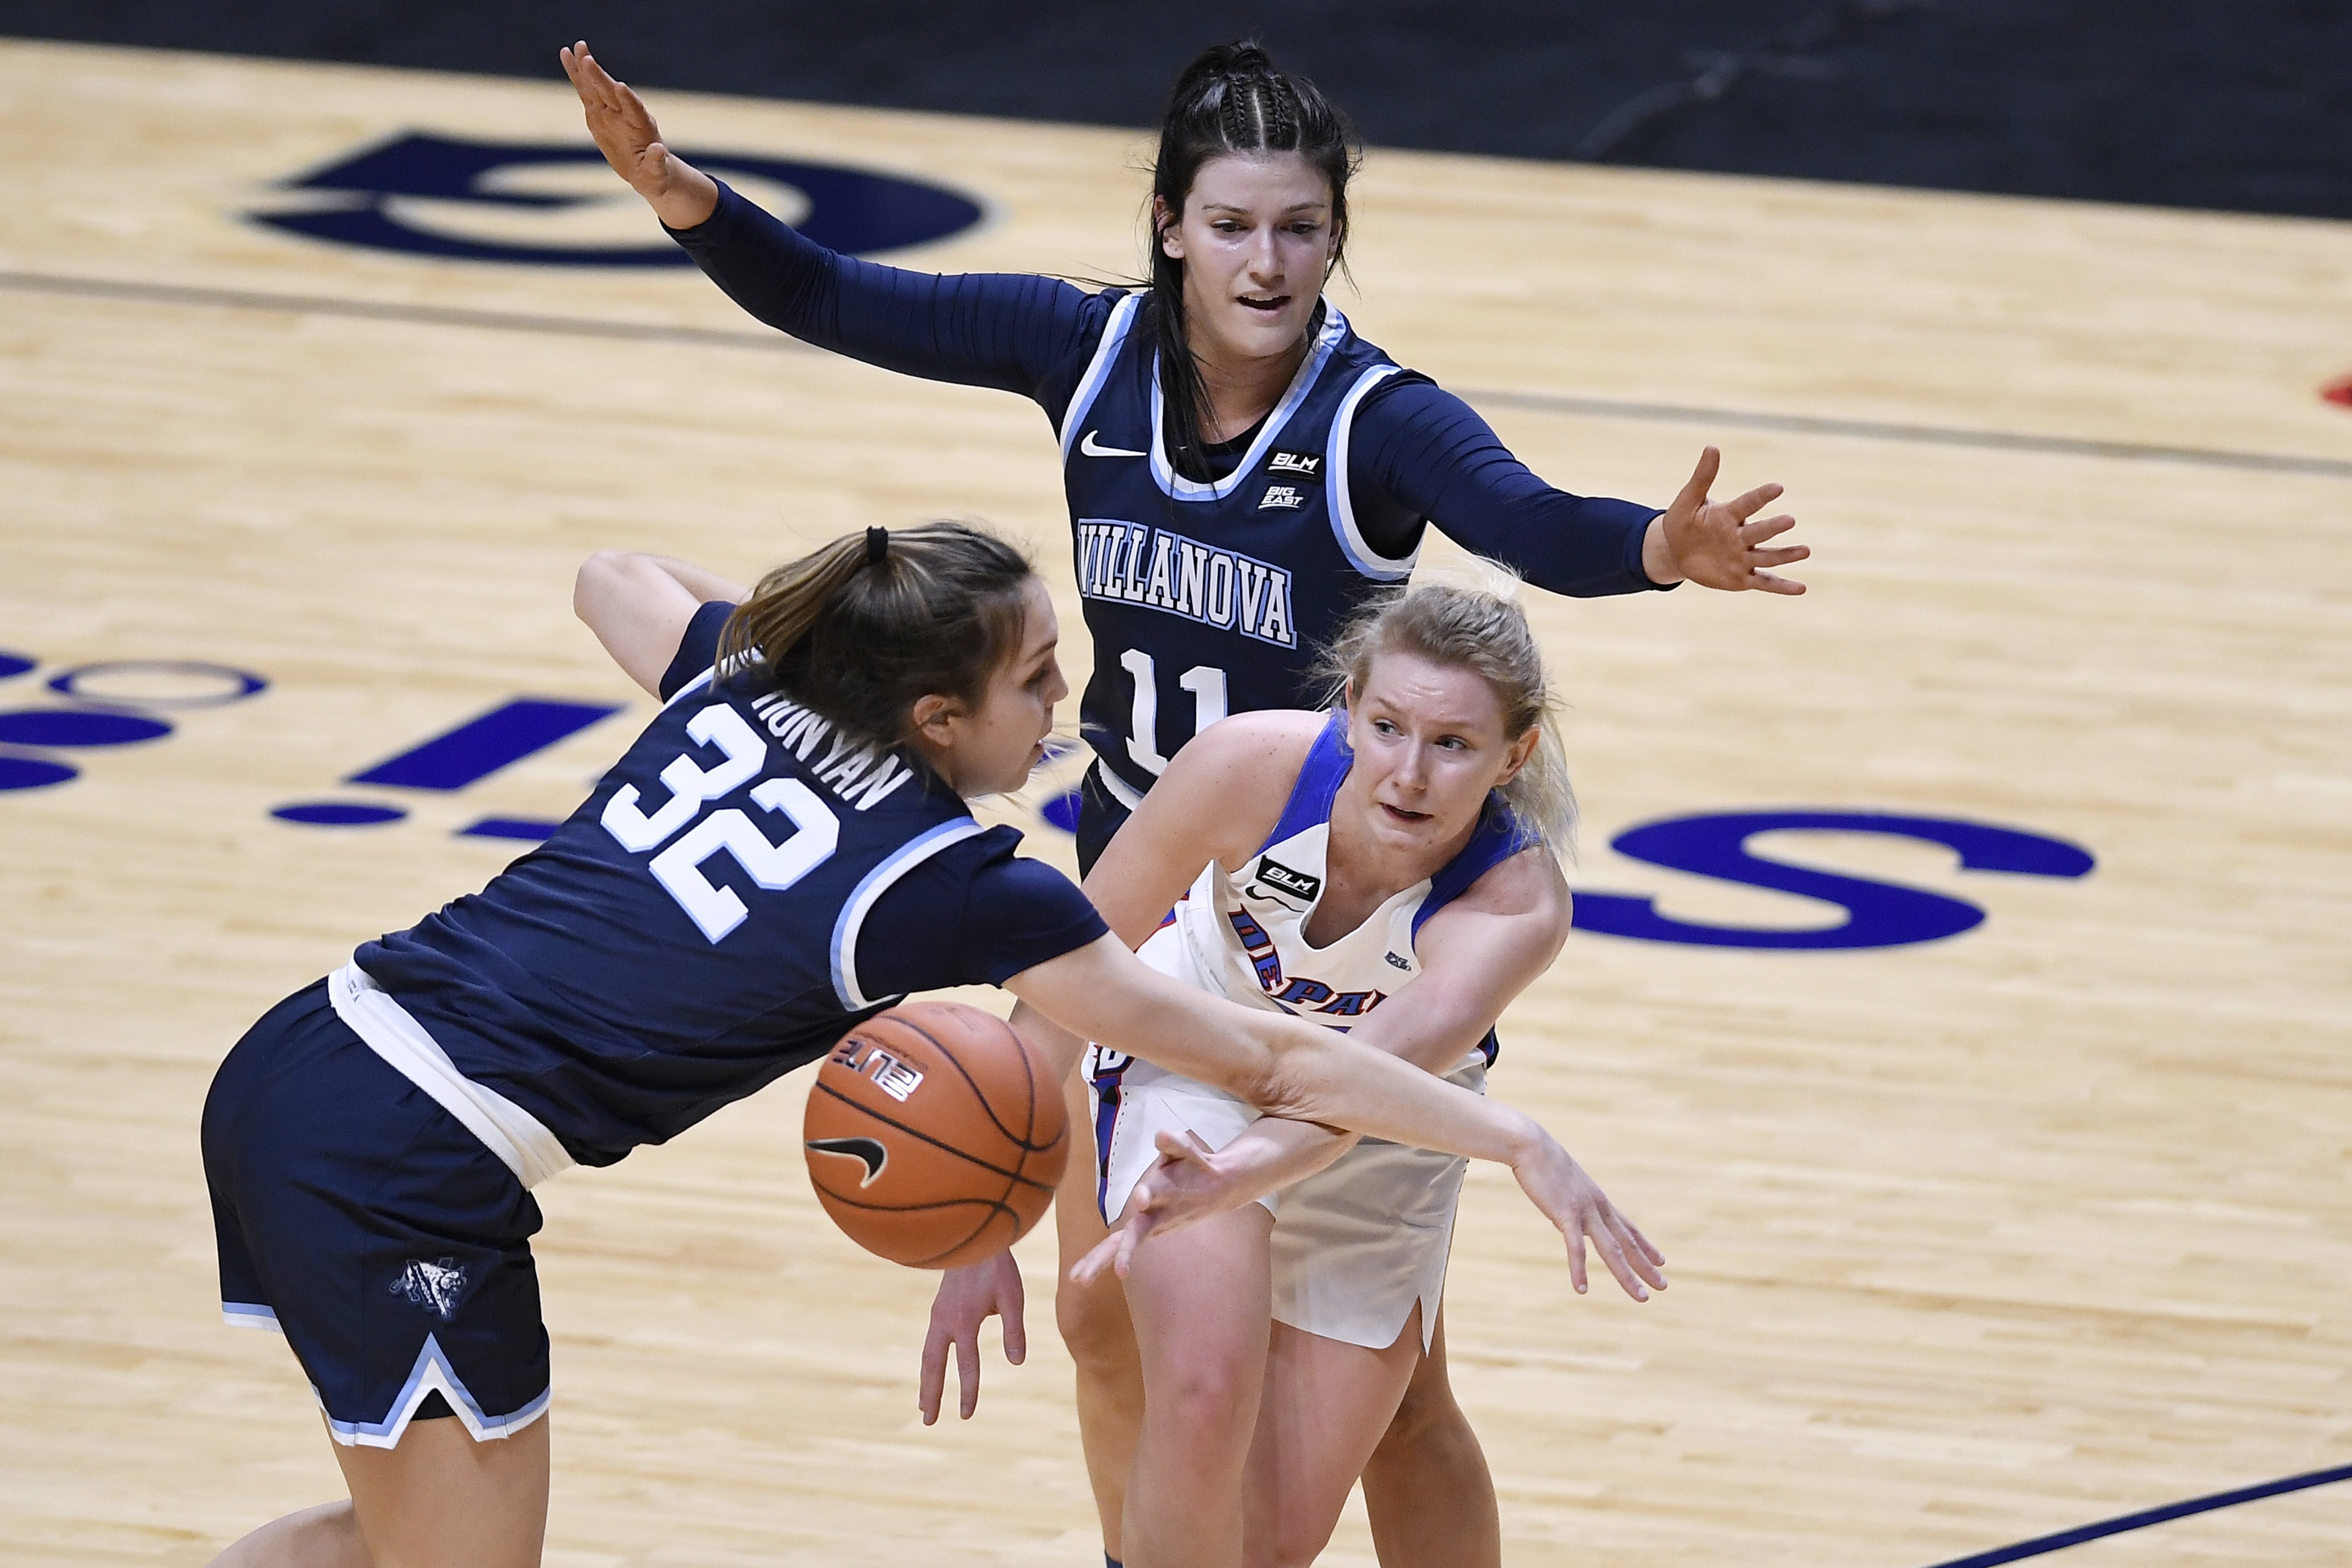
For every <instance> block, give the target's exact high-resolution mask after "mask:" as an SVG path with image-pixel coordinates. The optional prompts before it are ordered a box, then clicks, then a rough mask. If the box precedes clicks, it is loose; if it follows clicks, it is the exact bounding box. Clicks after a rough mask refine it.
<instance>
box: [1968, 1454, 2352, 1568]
mask: <svg viewBox="0 0 2352 1568" xmlns="http://www.w3.org/2000/svg"><path fill="white" fill-rule="evenodd" d="M2347 1480H2352V1465H2339V1466H2337V1467H2336V1468H2334V1469H2330V1470H2306V1471H2305V1472H2304V1473H2303V1474H2302V1475H2299V1476H2287V1477H2284V1479H2279V1480H2275V1481H2263V1483H2261V1484H2260V1485H2258V1486H2251V1487H2239V1488H2237V1489H2235V1490H2232V1491H2226V1492H2212V1493H2209V1494H2208V1495H2206V1496H2204V1497H2200V1498H2190V1499H2189V1500H2186V1501H2184V1502H2169V1503H2166V1504H2164V1505H2163V1506H2162V1507H2160V1508H2148V1509H2142V1510H2139V1511H2138V1512H2137V1513H2126V1514H2118V1515H2116V1517H2115V1518H2113V1519H2104V1520H2101V1521H2098V1522H2097V1523H2096V1524H2082V1525H2077V1526H2075V1527H2074V1529H2072V1530H2062V1531H2056V1532H2055V1533H2053V1534H2050V1535H2037V1536H2035V1537H2034V1538H2033V1539H2032V1540H2031V1541H2021V1542H2017V1543H2016V1544H2014V1545H2011V1546H2001V1547H1996V1548H1995V1549H1994V1550H1992V1551H1990V1552H1978V1553H1976V1554H1975V1555H1974V1556H1971V1557H1955V1558H1953V1559H1951V1560H1950V1561H1949V1562H1946V1563H1937V1564H1935V1568H2000V1565H2001V1564H2002V1563H2021V1562H2023V1561H2024V1560H2025V1559H2026V1558H2028V1557H2039V1556H2042V1554H2043V1553H2045V1552H2058V1551H2062V1550H2063V1549H2064V1548H2066V1547H2069V1546H2080V1545H2082V1544H2083V1543H2084V1542H2087V1541H2100V1540H2104V1539H2105V1538H2106V1537H2107V1536H2110V1535H2122V1534H2124V1533H2126V1532H2127V1531H2134V1530H2146V1529H2147V1527H2148V1526H2149V1525H2152V1524H2168V1523H2170V1522H2171V1521H2174V1520H2176V1519H2187V1518H2189V1517H2190V1516H2191V1515H2193V1514H2200V1513H2211V1512H2213V1511H2214V1510H2216V1509H2224V1508H2235V1507H2237V1506H2238V1505H2239V1504H2240V1503H2246V1502H2260V1501H2261V1500H2263V1499H2264V1498H2273V1497H2280V1496H2283V1495H2284V1494H2285V1493H2288V1492H2299V1491H2307V1490H2309V1489H2311V1488H2313V1487H2324V1486H2329V1485H2332V1484H2334V1483H2335V1482H2337V1481H2347Z"/></svg>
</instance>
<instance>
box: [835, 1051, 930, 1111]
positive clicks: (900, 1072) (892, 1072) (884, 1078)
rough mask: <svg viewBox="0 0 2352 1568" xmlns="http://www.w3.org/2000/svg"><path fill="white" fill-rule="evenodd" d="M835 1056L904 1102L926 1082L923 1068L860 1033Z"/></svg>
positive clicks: (875, 1085) (855, 1071)
mask: <svg viewBox="0 0 2352 1568" xmlns="http://www.w3.org/2000/svg"><path fill="white" fill-rule="evenodd" d="M833 1059H834V1060H835V1061H837V1062H839V1063H840V1064H841V1065H842V1066H843V1067H845V1068H848V1069H849V1070H850V1071H852V1072H854V1073H860V1074H863V1075H864V1076H865V1077H866V1078H869V1079H873V1080H874V1087H875V1088H877V1089H880V1090H881V1091H882V1092H883V1093H885V1094H887V1095H888V1096H889V1097H890V1098H891V1099H893V1100H898V1102H899V1103H901V1104H904V1103H905V1102H906V1099H907V1097H908V1095H910V1094H912V1093H914V1092H915V1090H917V1089H920V1088H921V1087H922V1085H923V1073H922V1069H921V1068H910V1067H908V1065H907V1064H906V1063H905V1062H902V1061H900V1060H899V1059H898V1058H897V1057H895V1056H893V1055H891V1054H890V1053H889V1052H888V1051H886V1050H884V1049H883V1048H882V1047H879V1046H877V1045H875V1044H873V1043H871V1042H870V1041H866V1040H861V1039H859V1038H858V1037H856V1035H852V1036H850V1037H848V1038H846V1039H845V1040H843V1041H842V1042H841V1044H839V1045H837V1046H835V1047H834V1048H833Z"/></svg>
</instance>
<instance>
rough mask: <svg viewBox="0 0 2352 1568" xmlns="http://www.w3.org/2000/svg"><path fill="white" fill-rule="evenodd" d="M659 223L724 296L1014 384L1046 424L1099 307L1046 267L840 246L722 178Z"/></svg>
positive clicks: (880, 359)
mask: <svg viewBox="0 0 2352 1568" xmlns="http://www.w3.org/2000/svg"><path fill="white" fill-rule="evenodd" d="M668 232H669V235H670V237H671V238H673V239H675V240H677V243H678V244H679V245H681V246H683V247H685V249H686V253H687V254H688V256H691V257H693V258H694V260H695V263H696V264H697V265H698V266H699V267H700V268H702V270H703V271H705V272H707V273H709V275H710V279H711V281H712V282H714V283H716V284H718V285H719V288H720V289H724V290H725V291H726V294H727V297H728V298H729V299H730V300H734V301H735V302H736V303H737V304H739V305H740V306H742V307H743V309H744V310H748V311H750V312H751V314H752V315H754V316H756V317H758V318H759V319H760V320H761V321H765V322H766V323H767V324H768V325H770V326H772V327H774V328H776V329H777V330H778V331H784V332H789V333H791V334H792V335H793V337H796V338H798V339H800V340H801V341H802V342H807V343H814V344H815V345H816V346H817V347H819V348H823V349H830V350H832V351H833V352H834V353H840V354H846V355H848V356H849V357H850V358H852V359H856V360H863V361H864V362H865V363H867V364H872V365H879V366H881V367H882V368H883V369H885V370H895V371H900V372H903V373H904V374H908V375H919V376H922V377H924V378H925V379H927V380H930V381H952V382H959V383H961V384H965V385H968V386H992V387H995V388H997V389H999V390H1000V391H1003V392H1017V393H1020V394H1021V395H1023V396H1024V397H1032V398H1035V399H1036V400H1037V401H1038V402H1040V403H1043V404H1045V405H1046V407H1045V412H1046V413H1047V414H1048V415H1050V416H1052V417H1053V419H1054V422H1055V424H1056V425H1059V424H1060V423H1061V417H1062V410H1063V409H1064V408H1065V407H1066V406H1067V405H1068V403H1069V398H1070V394H1071V392H1072V391H1073V390H1074V389H1075V388H1076V381H1077V376H1078V375H1079V374H1083V372H1084V370H1085V356H1086V354H1087V353H1088V352H1090V351H1091V349H1092V346H1093V342H1092V340H1093V338H1094V336H1095V335H1096V334H1097V333H1098V331H1099V330H1100V327H1101V324H1102V318H1103V316H1104V314H1105V313H1106V312H1107V310H1108V305H1107V304H1105V303H1104V302H1102V300H1101V297H1100V296H1099V295H1094V294H1088V293H1087V292H1085V291H1084V290H1083V289H1077V288H1075V287H1073V286H1072V285H1070V284H1067V283H1065V282H1063V281H1061V280H1060V279H1055V278H1039V277H1034V276H1032V275H1030V274H1028V273H1019V272H973V273H964V274H960V275H953V276H941V275H940V274H938V273H932V272H910V271H908V270H905V269H904V268H897V267H885V266H882V265H881V264H880V263H878V262H873V261H861V260H859V259H857V258H856V257H854V256H844V255H841V254H840V253H839V252H837V251H832V250H827V249H826V248H825V247H823V246H821V245H819V244H817V243H816V242H815V241H814V240H813V239H810V238H809V237H807V236H806V235H803V234H801V233H800V232H798V231H797V230H795V229H793V228H792V227H790V226H788V225H786V224H783V223H782V222H780V221H778V220H777V219H776V217H775V216H773V215H772V214H770V213H767V212H765V211H763V210H761V208H760V207H759V206H757V205H754V204H753V203H751V202H749V201H746V200H745V199H744V198H743V197H741V196H740V195H736V193H735V192H734V191H732V190H730V189H729V188H728V187H727V185H726V184H724V183H721V184H720V185H719V207H718V210H717V211H715V212H713V213H712V214H711V215H710V216H709V217H708V218H707V219H705V220H704V221H703V222H701V223H700V224H698V225H697V226H694V227H692V228H687V229H675V228H674V229H671V230H669V231H668ZM1073 366H1075V368H1073ZM1065 383H1066V384H1065Z"/></svg>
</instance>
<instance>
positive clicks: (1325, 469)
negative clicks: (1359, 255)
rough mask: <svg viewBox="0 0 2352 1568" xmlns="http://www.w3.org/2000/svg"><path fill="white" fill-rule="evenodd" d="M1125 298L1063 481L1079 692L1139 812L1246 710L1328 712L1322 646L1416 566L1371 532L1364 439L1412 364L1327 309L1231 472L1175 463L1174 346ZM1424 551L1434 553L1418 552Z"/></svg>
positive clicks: (1073, 415)
mask: <svg viewBox="0 0 2352 1568" xmlns="http://www.w3.org/2000/svg"><path fill="white" fill-rule="evenodd" d="M1140 313H1141V310H1140V300H1139V297H1137V296H1134V295H1129V296H1127V297H1125V298H1123V299H1120V300H1118V303H1117V304H1116V305H1115V306H1114V307H1113V308H1112V310H1111V313H1110V319H1109V321H1108V323H1107V324H1106V325H1105V327H1104V330H1103V336H1102V342H1100V344H1099V345H1097V348H1096V350H1095V354H1094V358H1093V359H1092V361H1091V362H1090V363H1088V364H1087V371H1086V374H1085V376H1084V378H1083V379H1081V381H1080V382H1079V384H1078V387H1077V390H1076V394H1075V395H1073V396H1072V397H1071V399H1070V405H1069V408H1068V410H1067V412H1066V413H1065V414H1064V416H1063V418H1062V430H1061V436H1062V467H1063V483H1064V486H1065V489H1066V494H1067V496H1068V499H1069V502H1070V526H1071V530H1072V543H1073V548H1074V551H1075V553H1076V558H1077V567H1078V591H1079V595H1080V597H1081V602H1082V603H1083V604H1084V605H1085V606H1086V616H1087V630H1088V631H1089V632H1091V633H1092V634H1093V636H1094V644H1095V649H1096V653H1095V673H1094V676H1093V678H1092V679H1090V680H1088V681H1087V689H1086V693H1085V695H1084V696H1083V697H1082V698H1081V699H1080V700H1079V708H1078V717H1079V723H1080V727H1081V729H1082V731H1083V732H1084V733H1085V735H1086V738H1087V743H1088V744H1089V745H1091V746H1092V747H1093V748H1094V750H1095V752H1096V755H1097V757H1099V758H1100V759H1101V765H1100V767H1099V768H1098V769H1097V773H1098V775H1099V776H1100V777H1101V778H1102V780H1103V782H1104V784H1105V787H1107V788H1108V790H1109V791H1110V793H1111V794H1112V795H1114V796H1116V797H1117V798H1118V799H1119V800H1120V801H1121V802H1122V803H1123V804H1125V805H1129V806H1130V807H1131V806H1134V805H1138V804H1139V803H1140V802H1141V800H1142V798H1143V792H1144V791H1146V790H1148V789H1150V787H1151V784H1152V782H1153V781H1154V780H1155V779H1157V778H1158V777H1159V776H1160V773H1161V772H1162V771H1163V770H1165V769H1166V767H1167V766H1168V759H1169V758H1171V757H1172V756H1174V755H1175V754H1176V752H1177V750H1178V748H1180V747H1181V746H1182V745H1183V744H1184V742H1187V741H1189V740H1191V739H1192V737H1193V736H1194V735H1196V734H1198V733H1200V732H1201V731H1202V730H1204V729H1206V728H1208V727H1209V726H1210V725H1211V724H1213V723H1215V722H1216V721H1218V720H1220V719H1222V718H1223V717H1224V716H1225V715H1226V714H1228V713H1246V712H1254V711H1256V710H1262V709H1267V708H1301V707H1318V706H1320V703H1319V700H1318V698H1319V695H1320V694H1319V693H1318V692H1316V691H1314V690H1312V689H1310V686H1311V684H1312V679H1313V677H1312V669H1313V664H1314V658H1315V650H1316V647H1317V646H1318V644H1319V643H1321V642H1323V641H1325V640H1326V639H1328V637H1331V635H1332V634H1333V633H1334V632H1336V631H1337V630H1338V629H1339V626H1340V625H1341V624H1342V623H1343V622H1344V621H1345V620H1346V619H1347V618H1348V616H1350V615H1351V614H1353V613H1354V612H1355V610H1356V609H1357V607H1358V606H1360V605H1362V604H1363V602H1364V601H1365V600H1366V599H1367V598H1368V597H1370V595H1373V594H1374V593H1376V592H1378V591H1379V590H1381V588H1383V587H1386V586H1389V585H1391V584H1399V583H1402V582H1403V581H1405V579H1407V578H1408V577H1410V576H1411V575H1412V566H1413V558H1414V557H1413V554H1406V555H1402V556H1396V557H1391V556H1386V555H1382V554H1381V553H1380V552H1377V551H1375V550H1373V549H1372V548H1371V547H1370V545H1369V544H1367V543H1366V542H1365V541H1364V538H1363V535H1362V533H1361V532H1360V531H1359V530H1358V528H1357V526H1356V520H1355V510H1354V507H1353V505H1352V503H1351V501H1350V500H1349V494H1348V443H1349V429H1350V427H1351V426H1352V423H1353V421H1354V418H1355V414H1356V410H1357V408H1358V407H1359V406H1360V405H1361V404H1362V402H1363V400H1364V397H1365V395H1367V394H1369V393H1370V391H1371V390H1372V389H1373V388H1374V387H1376V386H1378V385H1380V384H1381V383H1382V382H1384V381H1387V380H1388V379H1390V378H1391V377H1392V376H1396V375H1399V374H1403V373H1402V371H1401V370H1400V369H1399V368H1398V366H1397V365H1396V363H1394V362H1393V361H1391V360H1390V359H1389V358H1388V356H1387V355H1385V354H1383V353H1381V351H1380V350H1378V349H1376V348H1374V347H1373V346H1372V345H1371V344H1370V343H1367V342H1364V341H1363V340H1362V339H1360V338H1359V337H1357V336H1356V334H1355V332H1354V331H1353V330H1351V329H1350V328H1349V325H1348V319H1347V318H1346V317H1345V316H1343V315H1341V314H1340V313H1339V311H1338V310H1332V309H1331V308H1330V307H1329V306H1328V305H1326V306H1325V307H1324V310H1323V315H1322V319H1321V320H1320V321H1318V323H1317V326H1316V330H1315V334H1314V338H1313V341H1312V342H1310V344H1309V345H1308V349H1307V357H1306V359H1305V361H1304V362H1303V363H1301V364H1300V365H1299V367H1298V374H1297V375H1296V376H1295V377H1294V378H1293V379H1292V381H1291V384H1290V386H1289V388H1288V389H1287V390H1286V392H1284V394H1283V395H1282V397H1281V399H1280V400H1279V401H1278V402H1276V405H1274V408H1273V410H1272V411H1271V412H1269V413H1268V414H1267V415H1266V416H1265V420H1264V422H1263V423H1262V424H1261V425H1260V426H1258V428H1257V431H1256V432H1255V435H1254V436H1253V437H1252V438H1251V439H1250V442H1249V445H1248V447H1247V449H1246V450H1245V451H1244V452H1243V453H1242V454H1241V455H1240V457H1239V458H1236V459H1235V460H1234V465H1233V468H1232V469H1231V470H1230V471H1229V472H1227V473H1226V474H1225V475H1224V476H1223V478H1221V479H1193V478H1190V477H1188V476H1186V475H1184V474H1182V473H1180V472H1178V471H1177V469H1176V468H1175V466H1174V464H1173V463H1172V462H1171V460H1170V458H1169V455H1168V444H1167V437H1166V428H1167V420H1166V413H1167V408H1166V403H1165V401H1164V399H1163V398H1162V396H1161V394H1160V372H1159V354H1158V352H1157V350H1156V349H1155V348H1154V346H1153V344H1152V342H1151V335H1150V333H1149V332H1145V331H1136V330H1135V328H1136V326H1137V322H1138V318H1139V315H1140ZM1415 553H1417V551H1416V552H1415Z"/></svg>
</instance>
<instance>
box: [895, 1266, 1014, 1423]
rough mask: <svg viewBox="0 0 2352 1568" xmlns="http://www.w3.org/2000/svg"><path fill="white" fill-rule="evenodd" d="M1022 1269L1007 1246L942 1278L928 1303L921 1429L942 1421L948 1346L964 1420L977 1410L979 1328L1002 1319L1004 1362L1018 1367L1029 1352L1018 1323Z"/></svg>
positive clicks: (946, 1378)
mask: <svg viewBox="0 0 2352 1568" xmlns="http://www.w3.org/2000/svg"><path fill="white" fill-rule="evenodd" d="M1021 1308H1022V1294H1021V1267H1020V1265H1018V1264H1016V1263H1014V1262H1013V1253H1012V1251H1011V1250H1010V1249H1009V1248H1008V1249H1007V1250H1005V1251H1003V1252H1000V1253H998V1254H997V1255H996V1256H995V1257H993V1258H987V1259H984V1260H983V1261H982V1262H979V1263H968V1264H966V1265H964V1266H963V1267H962V1268H950V1269H949V1270H948V1271H947V1272H946V1273H945V1274H943V1275H941V1276H940V1293H939V1294H938V1296H936V1297H934V1298H933V1299H932V1301H931V1328H930V1331H929V1333H927V1334H925V1335H924V1336H923V1376H922V1383H921V1393H920V1394H919V1395H918V1402H919V1404H920V1405H921V1406H922V1410H923V1425H924V1426H929V1425H931V1424H932V1423H933V1422H935V1421H937V1420H938V1419H939V1418H940V1395H941V1394H945V1393H946V1392H947V1382H948V1346H950V1344H952V1345H954V1346H955V1357H956V1382H957V1383H958V1384H961V1387H962V1390H963V1397H962V1400H961V1409H960V1411H959V1412H958V1414H959V1415H961V1417H962V1418H963V1419H964V1420H966V1421H969V1420H971V1413H972V1412H973V1411H975V1410H977V1409H979V1408H980V1325H981V1324H982V1322H984V1321H987V1320H988V1319H990V1318H992V1317H999V1316H1001V1317H1003V1320H1004V1359H1005V1360H1006V1361H1008V1362H1010V1363H1013V1365H1014V1366H1019V1365H1020V1364H1021V1363H1022V1362H1023V1361H1024V1359H1026V1358H1027V1356H1028V1354H1029V1334H1028V1331H1027V1329H1026V1328H1025V1327H1024V1325H1023V1323H1022V1321H1021Z"/></svg>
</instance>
